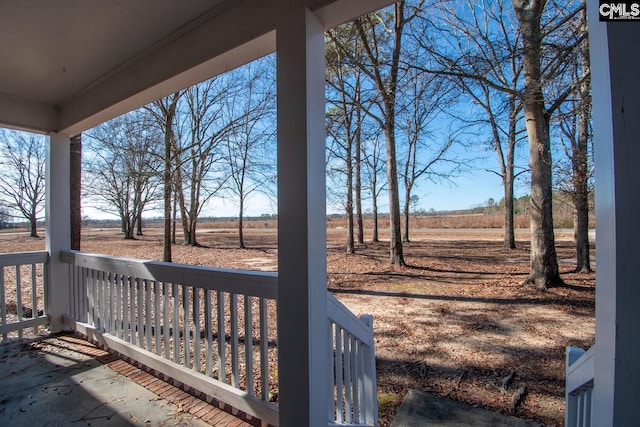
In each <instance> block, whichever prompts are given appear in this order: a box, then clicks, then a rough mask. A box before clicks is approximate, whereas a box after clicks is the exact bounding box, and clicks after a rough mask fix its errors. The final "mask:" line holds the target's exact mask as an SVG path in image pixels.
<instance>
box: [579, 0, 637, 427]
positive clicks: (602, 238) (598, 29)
mask: <svg viewBox="0 0 640 427" xmlns="http://www.w3.org/2000/svg"><path fill="white" fill-rule="evenodd" d="M598 6H599V2H598V1H596V0H590V1H589V3H588V9H589V36H590V46H591V72H592V87H593V123H594V144H595V171H596V216H597V241H598V259H597V269H596V282H597V285H596V354H595V379H594V391H593V393H594V394H593V410H592V417H593V418H592V425H594V426H614V425H615V426H625V425H634V424H637V419H638V408H640V393H638V387H640V357H639V356H638V355H639V354H640V276H639V274H638V270H637V269H636V267H637V265H638V255H639V254H640V251H639V250H638V247H639V246H638V245H640V227H639V226H638V212H640V185H638V170H639V169H638V168H639V167H640V85H639V84H638V77H639V76H640V55H638V53H639V49H638V47H637V43H635V41H636V40H637V39H638V36H639V35H640V27H639V26H638V25H639V24H638V23H635V22H611V23H604V22H599V21H598Z"/></svg>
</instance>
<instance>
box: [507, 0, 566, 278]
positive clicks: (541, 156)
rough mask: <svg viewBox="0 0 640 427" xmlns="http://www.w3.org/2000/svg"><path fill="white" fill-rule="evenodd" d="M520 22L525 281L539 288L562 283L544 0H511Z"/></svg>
mask: <svg viewBox="0 0 640 427" xmlns="http://www.w3.org/2000/svg"><path fill="white" fill-rule="evenodd" d="M513 5H514V8H515V12H516V16H517V18H518V21H519V22H520V29H521V31H522V40H523V45H524V49H523V64H524V81H525V88H524V96H523V106H524V118H525V123H526V126H527V135H528V137H529V156H530V160H529V165H530V169H531V208H530V216H531V255H530V261H531V267H530V272H529V277H528V278H527V279H525V280H524V282H523V283H524V284H533V285H534V286H535V287H536V289H538V290H545V289H547V288H548V287H552V286H557V285H562V284H563V283H564V282H563V281H562V279H561V278H560V271H559V268H558V258H557V256H556V248H555V240H554V235H553V205H552V204H553V202H552V196H553V194H552V186H551V183H552V182H551V141H550V137H549V116H548V114H547V111H546V108H545V105H544V95H543V93H542V80H541V61H540V50H541V44H542V33H541V29H540V18H541V16H542V12H543V9H544V5H545V2H544V1H529V0H513Z"/></svg>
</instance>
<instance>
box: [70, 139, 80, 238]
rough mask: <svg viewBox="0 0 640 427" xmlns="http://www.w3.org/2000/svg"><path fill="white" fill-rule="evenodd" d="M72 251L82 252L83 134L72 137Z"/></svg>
mask: <svg viewBox="0 0 640 427" xmlns="http://www.w3.org/2000/svg"><path fill="white" fill-rule="evenodd" d="M70 152H71V159H70V161H71V164H70V168H71V182H70V189H71V194H70V199H71V206H70V207H71V249H73V250H75V251H79V250H80V240H81V237H80V234H81V231H82V134H79V135H76V136H73V137H71V141H70Z"/></svg>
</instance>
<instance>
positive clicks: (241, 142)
mask: <svg viewBox="0 0 640 427" xmlns="http://www.w3.org/2000/svg"><path fill="white" fill-rule="evenodd" d="M273 71H274V63H273V61H272V58H271V57H268V58H265V59H261V60H258V61H256V62H254V63H252V64H249V65H248V66H245V67H242V68H240V69H238V70H236V71H235V72H234V75H235V76H236V80H237V81H240V82H243V86H244V89H243V90H241V91H238V92H237V93H235V94H234V96H233V97H231V98H230V99H229V100H228V102H227V103H226V108H227V109H228V110H229V112H228V113H227V117H230V118H232V117H238V120H237V125H236V126H234V127H233V129H232V130H231V132H230V133H229V135H228V137H227V138H226V140H225V142H224V144H223V147H224V148H223V149H224V151H225V154H224V161H223V163H226V168H225V170H226V175H227V177H228V180H227V185H226V189H227V190H228V191H229V192H230V193H231V194H232V195H233V197H234V198H235V200H236V201H237V204H238V245H239V247H240V248H241V249H244V248H245V247H246V245H245V241H244V231H243V227H244V225H243V224H244V211H245V207H246V203H247V201H248V199H249V197H251V195H252V194H254V193H256V192H262V193H263V194H266V195H271V194H272V190H273V188H272V186H271V185H269V184H270V183H272V182H274V179H273V178H274V174H273V171H274V168H275V158H274V157H273V155H272V153H273V152H274V150H275V129H274V128H273V127H272V125H271V124H272V123H274V122H275V87H274V84H275V78H274V73H273Z"/></svg>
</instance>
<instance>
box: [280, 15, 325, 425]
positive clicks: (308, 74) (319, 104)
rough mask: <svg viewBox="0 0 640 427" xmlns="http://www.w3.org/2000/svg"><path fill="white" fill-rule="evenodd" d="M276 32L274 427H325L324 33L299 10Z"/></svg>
mask: <svg viewBox="0 0 640 427" xmlns="http://www.w3.org/2000/svg"><path fill="white" fill-rule="evenodd" d="M284 18H285V19H283V20H282V21H281V23H280V25H279V26H278V27H277V29H276V52H277V66H278V78H277V82H278V357H279V362H278V373H279V384H280V385H279V400H280V403H279V405H280V425H281V426H284V427H298V426H320V425H324V426H326V425H327V421H328V420H327V377H328V373H327V372H328V348H327V345H328V339H329V338H328V328H327V308H326V300H327V297H326V288H327V283H326V278H327V267H326V263H327V253H326V212H325V211H326V208H325V137H324V135H325V128H324V126H325V124H324V28H323V26H322V24H321V23H320V22H319V21H318V19H317V18H316V16H315V15H314V14H313V13H311V12H310V11H309V10H307V9H300V10H298V11H296V12H295V13H292V14H290V15H289V16H286V17H284Z"/></svg>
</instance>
